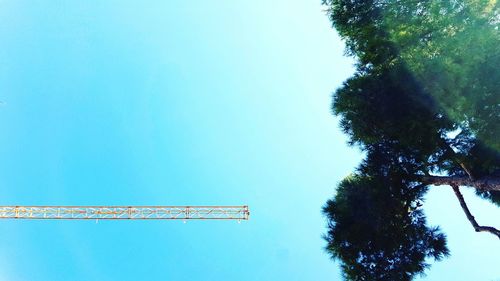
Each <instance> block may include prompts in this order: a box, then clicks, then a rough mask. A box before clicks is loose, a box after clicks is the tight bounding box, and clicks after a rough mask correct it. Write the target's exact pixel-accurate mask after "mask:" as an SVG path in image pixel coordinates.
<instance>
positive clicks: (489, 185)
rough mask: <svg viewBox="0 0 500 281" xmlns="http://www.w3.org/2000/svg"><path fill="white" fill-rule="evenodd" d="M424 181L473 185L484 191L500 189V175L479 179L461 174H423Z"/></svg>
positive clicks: (440, 183)
mask: <svg viewBox="0 0 500 281" xmlns="http://www.w3.org/2000/svg"><path fill="white" fill-rule="evenodd" d="M420 180H421V181H422V182H423V183H426V184H432V185H451V186H453V185H457V186H471V187H475V188H477V189H480V190H484V191H500V177H495V176H486V177H481V178H478V179H471V178H469V177H461V176H451V177H449V176H443V177H440V176H423V177H421V178H420Z"/></svg>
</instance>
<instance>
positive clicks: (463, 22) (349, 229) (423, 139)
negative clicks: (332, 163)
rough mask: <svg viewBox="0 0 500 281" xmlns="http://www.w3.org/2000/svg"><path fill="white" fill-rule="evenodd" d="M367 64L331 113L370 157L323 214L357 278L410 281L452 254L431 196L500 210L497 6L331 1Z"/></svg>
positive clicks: (334, 247)
mask: <svg viewBox="0 0 500 281" xmlns="http://www.w3.org/2000/svg"><path fill="white" fill-rule="evenodd" d="M323 4H324V5H326V6H327V7H328V15H329V17H330V19H331V21H332V23H333V26H334V27H335V28H336V29H337V31H338V32H339V34H340V36H341V37H342V38H343V39H344V40H345V42H346V52H347V54H349V55H351V56H353V57H355V58H356V59H357V64H356V69H357V71H356V73H355V74H354V75H353V76H352V77H351V78H349V79H348V80H347V81H345V82H344V84H343V85H342V87H340V88H339V89H337V91H336V92H335V95H334V99H333V105H332V109H333V112H334V114H336V115H337V116H339V117H340V126H341V128H342V130H343V131H344V132H345V133H346V134H347V135H348V136H349V142H350V144H351V145H357V146H359V147H360V148H361V149H362V150H363V151H365V152H366V158H365V159H364V161H363V163H362V164H361V165H360V166H359V168H358V169H357V170H356V171H355V173H353V175H351V176H350V177H348V178H346V179H344V180H343V181H342V182H341V183H340V184H339V186H338V190H337V194H336V196H335V197H334V198H333V199H332V200H329V201H328V202H327V204H326V206H325V207H324V214H325V215H326V216H327V218H328V228H329V231H328V233H327V235H326V236H325V238H326V240H327V242H328V246H327V251H328V252H329V253H330V254H331V255H332V257H333V258H336V259H339V260H340V261H341V263H342V268H343V271H344V275H345V277H346V279H347V280H411V279H412V278H413V276H415V275H416V274H419V273H422V272H423V271H424V269H425V268H426V267H427V263H426V258H434V259H436V260H439V259H441V258H442V257H444V256H446V255H448V250H447V248H446V241H445V236H444V234H442V233H440V231H439V229H438V228H435V227H429V226H427V225H426V222H425V216H424V215H423V213H422V211H421V206H422V196H423V195H424V193H425V191H427V190H428V188H429V186H435V185H449V186H451V187H452V189H453V190H454V192H455V195H456V197H457V199H458V200H459V203H460V206H461V207H462V209H463V211H464V213H465V215H466V217H467V219H469V221H470V222H471V224H472V226H473V228H474V229H475V231H478V232H488V233H491V234H493V235H496V236H497V237H498V238H500V231H499V230H497V229H496V228H494V227H491V226H481V225H479V224H478V223H477V222H476V220H475V218H474V216H473V215H472V213H471V212H470V210H469V209H468V207H467V204H466V202H465V200H464V198H463V196H462V195H461V193H460V189H459V188H460V186H467V187H471V188H474V189H475V190H476V193H477V194H478V195H479V196H480V197H482V198H484V199H487V200H489V201H491V202H493V203H495V204H497V205H499V206H500V153H499V151H500V93H499V89H500V84H499V83H500V74H499V73H498V71H497V68H498V65H500V49H499V48H498V46H500V36H499V32H500V31H499V25H500V9H499V4H497V1H481V0H479V1H477V0H464V1H438V0H427V1H424V0H422V1H417V0H395V1H387V0H324V1H323Z"/></svg>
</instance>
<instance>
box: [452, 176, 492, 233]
mask: <svg viewBox="0 0 500 281" xmlns="http://www.w3.org/2000/svg"><path fill="white" fill-rule="evenodd" d="M451 187H452V188H453V191H454V192H455V195H456V196H457V198H458V201H459V202H460V206H461V207H462V210H464V213H465V215H466V216H467V219H468V220H469V221H470V223H471V224H472V227H474V230H475V231H476V232H489V233H491V234H493V235H496V236H497V237H498V239H500V230H498V229H496V228H494V227H492V226H481V225H479V224H478V223H477V221H476V219H475V218H474V216H473V215H472V214H471V212H470V210H469V208H468V207H467V204H466V203H465V200H464V197H463V195H462V193H461V192H460V188H459V187H458V185H451Z"/></svg>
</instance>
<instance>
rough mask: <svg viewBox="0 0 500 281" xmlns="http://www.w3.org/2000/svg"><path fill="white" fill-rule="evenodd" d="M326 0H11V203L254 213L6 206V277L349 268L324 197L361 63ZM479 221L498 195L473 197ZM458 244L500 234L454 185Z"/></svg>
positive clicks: (283, 276) (1, 83)
mask: <svg viewBox="0 0 500 281" xmlns="http://www.w3.org/2000/svg"><path fill="white" fill-rule="evenodd" d="M322 10H323V7H321V6H320V0H317V1H316V0H314V1H281V0H279V1H278V0H276V1H123V0H121V1H14V0H12V1H6V0H3V1H0V100H1V101H4V104H3V105H0V131H1V133H0V159H1V161H0V193H1V196H0V204H3V205H86V204H88V205H182V204H188V205H200V204H201V205H207V204H208V205H227V204H229V205H239V204H248V205H249V206H250V208H251V212H252V214H251V220H250V221H248V222H243V223H241V224H237V223H233V222H219V221H215V222H189V223H187V224H182V223H181V222H177V221H101V222H99V223H98V224H95V222H93V221H1V222H0V249H1V251H0V281H31V280H37V281H44V280H47V281H66V280H71V281H79V280H82V281H88V280H117V281H118V280H119V281H129V280H175V281H177V280H179V281H181V280H186V281H187V280H204V281H207V280H208V281H209V280H214V281H215V280H217V281H219V280H240V281H247V280H248V281H253V280H264V281H267V280H269V281H271V280H272V281H275V280H288V281H294V280H297V281H299V280H315V281H316V280H339V279H340V273H339V270H338V265H337V264H335V263H333V262H331V261H330V260H329V258H328V256H327V255H326V254H325V253H324V251H323V246H324V242H323V241H322V239H321V234H322V233H323V232H325V222H324V219H323V217H322V216H321V213H320V211H321V206H322V205H323V204H324V202H325V201H326V200H327V199H328V198H329V197H331V196H332V195H333V193H334V187H335V184H336V183H337V182H338V181H339V180H341V179H342V177H344V176H345V175H347V174H348V173H350V171H352V169H353V167H354V166H356V165H357V163H358V162H359V160H360V158H361V156H360V154H359V152H358V151H357V150H356V149H354V148H348V147H347V146H346V145H345V137H344V136H343V135H342V133H340V131H339V129H338V126H337V122H336V120H335V118H333V117H332V116H331V114H330V108H329V107H330V98H331V92H332V91H333V90H334V89H335V88H336V87H338V86H339V85H340V83H341V82H342V81H343V80H344V79H345V78H347V77H348V76H349V75H350V74H351V73H352V71H353V68H352V62H351V60H349V59H347V58H345V57H343V56H342V54H343V44H342V42H340V40H339V39H338V37H337V36H336V34H335V32H334V31H333V30H332V29H331V28H330V23H329V22H328V20H327V18H326V16H325V15H324V12H323V11H322ZM465 195H466V196H467V199H468V200H470V201H471V203H470V204H471V209H472V210H473V211H474V213H475V214H476V217H477V219H478V221H479V222H480V223H495V222H496V223H498V217H500V216H499V214H500V213H499V212H498V210H496V209H495V208H494V207H492V206H488V205H487V204H483V203H482V202H480V201H479V200H474V199H473V198H472V195H471V193H470V192H466V193H465ZM427 205H428V206H427V207H428V209H427V210H428V214H429V219H430V221H431V223H433V224H440V225H442V227H443V228H444V230H445V231H446V232H447V233H448V237H449V240H450V247H451V250H452V257H451V258H450V259H448V260H446V261H445V262H442V263H440V264H435V265H434V266H433V268H432V270H431V271H429V274H428V278H427V279H426V280H467V281H469V280H487V281H493V280H494V281H497V280H500V267H499V266H498V260H499V254H498V253H500V243H498V240H497V239H495V238H494V237H492V236H491V237H490V236H489V235H487V234H476V233H474V232H473V230H472V228H471V227H470V225H469V224H468V222H467V221H466V219H465V217H464V215H463V214H462V213H461V211H460V209H459V206H458V203H457V202H456V201H455V199H454V198H453V193H452V192H451V190H448V189H447V188H445V187H441V188H440V189H438V190H435V191H432V192H431V193H430V195H429V196H428V204H427Z"/></svg>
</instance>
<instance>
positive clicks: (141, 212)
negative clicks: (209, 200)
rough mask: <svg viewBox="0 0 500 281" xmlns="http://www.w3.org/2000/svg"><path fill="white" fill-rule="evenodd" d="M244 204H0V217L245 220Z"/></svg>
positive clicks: (246, 211)
mask: <svg viewBox="0 0 500 281" xmlns="http://www.w3.org/2000/svg"><path fill="white" fill-rule="evenodd" d="M249 215H250V212H249V210H248V206H0V219H68V220H238V221H239V220H248V218H249Z"/></svg>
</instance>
